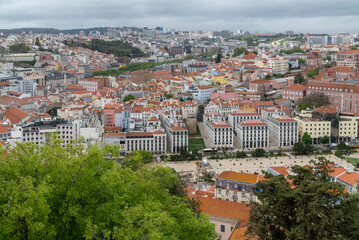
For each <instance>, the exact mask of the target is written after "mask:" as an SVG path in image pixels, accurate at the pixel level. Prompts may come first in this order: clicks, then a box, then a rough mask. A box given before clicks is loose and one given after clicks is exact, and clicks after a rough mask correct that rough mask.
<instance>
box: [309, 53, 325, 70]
mask: <svg viewBox="0 0 359 240" xmlns="http://www.w3.org/2000/svg"><path fill="white" fill-rule="evenodd" d="M306 55H307V58H306V59H305V64H306V65H307V66H309V67H315V68H321V67H322V65H323V57H322V54H320V53H319V52H309V53H306Z"/></svg>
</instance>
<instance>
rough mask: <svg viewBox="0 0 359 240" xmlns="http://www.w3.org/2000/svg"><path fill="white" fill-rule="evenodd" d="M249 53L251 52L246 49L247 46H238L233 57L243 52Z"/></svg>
mask: <svg viewBox="0 0 359 240" xmlns="http://www.w3.org/2000/svg"><path fill="white" fill-rule="evenodd" d="M248 53H249V52H248V50H247V49H245V48H236V49H234V54H233V57H237V56H240V55H242V54H245V55H247V54H248Z"/></svg>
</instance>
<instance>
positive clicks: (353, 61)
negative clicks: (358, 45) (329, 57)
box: [334, 50, 359, 69]
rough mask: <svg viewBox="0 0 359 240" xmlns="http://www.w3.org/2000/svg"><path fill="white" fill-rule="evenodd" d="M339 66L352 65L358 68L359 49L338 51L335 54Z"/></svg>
mask: <svg viewBox="0 0 359 240" xmlns="http://www.w3.org/2000/svg"><path fill="white" fill-rule="evenodd" d="M334 60H335V62H336V63H337V66H343V67H351V68H354V69H358V67H359V50H348V51H344V52H338V53H336V54H335V55H334Z"/></svg>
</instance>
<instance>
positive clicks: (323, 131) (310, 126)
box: [295, 118, 331, 143]
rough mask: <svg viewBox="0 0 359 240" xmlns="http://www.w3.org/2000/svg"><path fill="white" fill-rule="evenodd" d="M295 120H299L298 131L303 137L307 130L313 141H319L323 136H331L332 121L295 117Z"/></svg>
mask: <svg viewBox="0 0 359 240" xmlns="http://www.w3.org/2000/svg"><path fill="white" fill-rule="evenodd" d="M295 120H296V121H297V122H298V131H299V134H300V137H301V138H302V137H303V135H304V133H305V132H307V133H308V134H309V135H310V137H311V138H312V139H313V141H314V142H317V143H318V142H319V140H320V139H321V138H322V137H324V136H328V137H330V135H331V122H330V121H319V120H317V119H312V118H302V119H300V118H295Z"/></svg>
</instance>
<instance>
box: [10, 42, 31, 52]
mask: <svg viewBox="0 0 359 240" xmlns="http://www.w3.org/2000/svg"><path fill="white" fill-rule="evenodd" d="M30 50H31V48H30V47H29V46H26V45H25V43H19V44H14V45H11V46H10V52H12V53H27V52H29V51H30Z"/></svg>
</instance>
